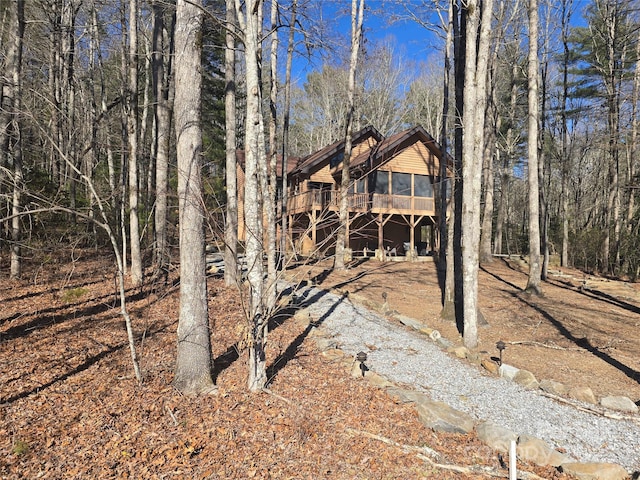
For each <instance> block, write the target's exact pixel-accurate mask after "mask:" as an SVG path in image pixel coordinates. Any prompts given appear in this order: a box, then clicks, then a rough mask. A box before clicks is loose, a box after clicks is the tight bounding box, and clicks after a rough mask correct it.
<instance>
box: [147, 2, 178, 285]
mask: <svg viewBox="0 0 640 480" xmlns="http://www.w3.org/2000/svg"><path fill="white" fill-rule="evenodd" d="M152 7H153V46H152V51H153V53H152V74H153V93H154V98H155V103H156V105H155V135H154V137H155V148H154V150H155V156H156V161H155V164H156V168H155V184H156V195H155V197H156V198H155V209H154V222H153V223H154V225H155V275H156V276H158V275H160V274H163V273H164V274H165V275H166V274H167V273H168V270H169V246H168V242H167V187H168V172H169V145H170V138H171V106H170V104H169V77H170V75H171V72H170V71H168V70H169V68H168V66H169V62H168V61H167V60H168V58H169V53H170V52H169V48H168V46H167V45H166V44H165V41H164V29H165V22H164V16H165V7H164V5H163V3H161V1H160V0H154V1H153V3H152ZM170 30H171V31H172V30H173V26H171V27H170ZM171 34H172V32H171V33H170V34H169V35H171ZM165 66H167V68H165Z"/></svg>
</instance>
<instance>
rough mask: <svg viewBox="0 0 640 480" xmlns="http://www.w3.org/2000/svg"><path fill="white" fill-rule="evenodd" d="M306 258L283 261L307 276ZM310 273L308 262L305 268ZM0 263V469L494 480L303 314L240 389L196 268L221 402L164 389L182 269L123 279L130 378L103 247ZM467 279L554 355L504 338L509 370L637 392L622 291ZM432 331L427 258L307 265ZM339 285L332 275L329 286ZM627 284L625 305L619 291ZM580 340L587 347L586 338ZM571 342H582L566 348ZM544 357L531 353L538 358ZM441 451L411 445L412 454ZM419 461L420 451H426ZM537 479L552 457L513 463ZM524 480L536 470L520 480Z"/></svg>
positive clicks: (496, 472) (481, 452)
mask: <svg viewBox="0 0 640 480" xmlns="http://www.w3.org/2000/svg"><path fill="white" fill-rule="evenodd" d="M309 268H310V267H300V268H298V269H297V270H296V271H293V272H290V273H292V274H293V275H298V276H307V271H308V270H309ZM313 268H314V269H316V270H317V273H318V274H321V273H322V272H323V266H322V265H316V266H314V267H313ZM7 271H8V262H6V259H4V261H3V259H0V479H3V480H4V479H22V478H43V479H60V478H70V479H76V478H78V479H86V478H100V479H111V478H113V479H116V478H118V479H120V478H145V479H156V478H157V479H160V478H163V479H166V478H189V479H247V478H260V479H314V480H315V479H324V478H331V479H338V480H342V479H344V480H353V479H369V480H372V479H381V480H382V479H389V480H391V479H418V478H438V479H442V480H445V479H461V480H462V479H467V480H469V479H488V478H495V477H496V476H498V477H502V478H507V477H508V472H507V470H506V467H505V461H506V457H505V456H504V455H501V454H499V453H498V452H496V451H493V450H491V449H489V448H488V447H486V446H484V445H483V444H482V443H481V442H479V441H478V439H477V437H476V436H475V434H473V433H472V434H468V435H455V434H443V433H434V432H432V431H430V430H427V429H426V428H425V427H424V426H423V425H422V424H421V423H420V421H419V419H418V418H417V415H416V412H415V410H414V409H413V408H412V407H411V406H410V405H407V404H399V403H395V402H394V400H393V399H391V398H390V397H389V396H388V395H387V394H386V393H385V392H384V391H383V390H381V389H378V388H376V387H373V386H371V385H370V384H368V382H366V381H365V380H363V379H361V378H359V377H358V378H354V377H351V376H350V375H349V374H348V372H347V371H346V370H345V368H344V366H342V365H341V364H340V362H337V361H336V360H335V359H332V358H330V357H326V356H324V355H323V354H321V353H320V352H319V351H318V349H317V347H316V345H315V342H314V341H313V339H312V338H309V325H308V322H307V323H305V322H301V321H300V320H297V319H296V318H295V317H294V316H283V317H281V318H279V319H278V321H276V322H274V323H273V324H272V329H271V331H270V333H269V348H268V351H267V359H266V360H267V366H268V375H269V378H270V385H269V387H270V391H269V393H260V394H250V393H248V392H247V388H246V381H247V380H246V379H247V369H248V368H247V362H246V351H243V350H242V348H241V347H240V346H239V342H240V341H241V332H242V331H243V330H242V329H239V328H238V327H239V326H241V325H244V322H245V320H244V317H243V309H242V306H243V300H242V296H241V295H240V293H239V291H238V289H237V288H226V287H225V286H224V284H223V281H222V280H221V279H219V278H210V279H209V285H208V289H209V314H210V321H211V325H212V337H211V340H212V346H213V354H214V371H213V376H214V378H215V382H216V385H217V386H218V393H217V395H212V396H207V397H198V398H185V397H184V396H182V395H181V394H180V393H179V392H177V391H176V390H175V389H174V388H173V387H172V385H171V382H172V379H173V367H174V362H175V349H176V327H177V318H178V305H179V295H178V292H179V278H178V276H177V271H176V272H173V274H172V277H171V279H170V280H171V281H170V283H169V284H168V285H162V284H146V285H145V286H144V287H143V288H142V289H133V288H128V289H127V295H128V307H129V311H130V313H131V316H132V320H133V326H134V334H135V338H136V346H137V349H138V355H139V358H140V361H141V368H142V372H143V375H144V383H143V384H141V385H139V384H138V383H137V382H136V381H135V378H134V376H133V371H132V366H131V357H130V353H129V349H128V345H127V337H126V333H125V329H124V324H123V320H122V317H121V315H120V311H119V310H120V307H119V301H118V296H117V285H116V283H115V276H114V273H115V272H114V266H113V261H112V259H111V258H110V255H109V254H108V252H95V251H77V250H76V251H73V252H64V251H61V250H59V249H58V250H56V251H55V252H50V253H47V252H42V255H39V256H38V258H34V259H33V260H32V261H30V262H27V264H26V265H25V274H24V276H23V279H22V280H20V281H12V280H9V279H8V278H6V272H7ZM489 271H490V272H491V273H490V274H489V273H483V275H482V278H481V306H482V309H483V312H484V314H485V316H487V318H488V319H489V321H490V322H491V326H489V327H487V328H485V329H482V330H481V341H482V347H481V348H482V349H484V350H486V351H487V352H495V347H494V343H495V341H497V339H503V340H505V341H515V340H534V341H539V342H541V343H544V344H547V345H550V346H551V345H552V346H557V347H562V348H566V349H567V350H554V349H550V348H539V347H530V346H526V347H516V346H512V345H510V346H509V347H508V348H507V350H506V352H505V357H506V360H508V361H509V362H510V363H513V364H515V365H519V366H524V367H527V368H529V369H531V370H532V371H534V372H535V373H536V375H538V377H539V378H544V377H545V376H548V377H551V378H556V379H558V380H560V381H563V382H566V383H571V382H573V381H575V382H578V383H587V384H589V385H590V386H592V388H594V390H595V391H596V392H597V393H598V394H602V393H605V392H606V393H623V394H626V395H628V396H630V397H631V398H633V399H634V401H637V400H638V398H639V396H640V395H639V386H638V377H637V372H638V370H639V369H640V367H639V365H638V361H637V359H636V357H637V353H638V351H639V349H638V338H637V336H638V335H637V333H638V319H639V317H638V315H637V310H636V305H637V298H636V293H637V289H636V286H635V285H630V286H622V287H620V288H621V289H622V291H623V292H627V290H628V292H629V293H627V294H626V295H621V294H619V293H615V294H614V293H612V292H608V291H607V292H606V293H605V290H604V287H602V288H600V287H599V288H598V289H597V291H596V289H592V290H585V291H584V292H580V291H579V290H578V289H577V287H578V286H579V285H580V282H578V281H575V280H572V279H571V278H570V277H558V278H555V277H554V279H553V280H552V282H551V283H550V284H549V285H545V293H546V295H547V296H546V297H545V298H544V299H536V300H535V302H534V300H533V299H530V298H526V297H524V296H522V295H521V293H520V288H521V286H523V285H524V282H525V275H524V274H523V273H522V272H520V271H518V269H516V268H510V267H509V266H507V265H506V264H504V263H496V264H495V265H493V266H491V268H490V269H489ZM320 277H321V278H323V277H326V278H323V280H322V285H323V286H325V287H330V286H334V287H335V288H342V289H344V288H347V289H349V291H350V292H351V293H352V294H353V297H354V298H352V299H355V298H356V297H358V296H362V299H363V300H365V299H366V298H365V297H369V298H370V299H371V300H370V301H371V302H379V301H380V297H381V294H382V292H387V293H388V296H389V302H390V304H391V307H392V308H394V309H396V310H399V311H401V312H402V313H404V314H406V315H410V316H413V317H415V318H418V319H421V320H423V321H425V322H426V323H428V324H430V325H433V326H437V328H438V329H440V330H441V331H442V332H443V334H444V335H447V336H450V337H451V338H453V339H455V338H456V335H457V333H456V331H455V328H454V327H453V326H452V325H447V324H445V323H443V322H441V321H440V320H438V312H439V309H440V307H439V295H440V294H439V288H438V284H437V280H436V277H435V270H434V269H433V265H431V264H429V263H424V264H408V263H405V264H400V263H398V264H395V263H385V264H380V263H378V264H376V263H374V262H368V263H366V264H363V265H361V266H359V267H356V268H353V269H351V270H349V271H348V272H346V273H345V274H342V275H336V274H330V275H328V276H325V275H320ZM340 283H342V284H343V285H338V284H340ZM631 292H633V298H632V296H631ZM585 347H586V348H585ZM573 349H579V350H576V351H574V350H573ZM543 360H544V361H543ZM425 446H426V447H429V448H430V449H432V450H434V451H436V452H438V456H437V457H427V456H425V451H424V450H423V447H425ZM429 455H431V453H429ZM519 468H520V470H525V471H529V472H535V473H536V474H537V475H538V476H539V477H537V478H545V479H557V480H560V479H563V480H564V479H567V478H568V477H567V475H566V474H562V473H559V472H558V471H557V470H556V469H554V468H552V467H539V466H535V465H530V464H529V465H527V464H521V465H519ZM530 478H535V477H530Z"/></svg>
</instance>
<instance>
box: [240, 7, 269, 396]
mask: <svg viewBox="0 0 640 480" xmlns="http://www.w3.org/2000/svg"><path fill="white" fill-rule="evenodd" d="M262 8H263V2H262V0H253V1H252V2H250V3H249V4H247V5H246V10H245V11H243V9H242V5H241V3H240V1H239V0H236V17H237V19H238V24H239V26H240V29H241V30H242V31H243V32H244V52H245V69H246V74H245V75H246V89H247V98H246V109H247V115H246V123H245V185H244V218H245V228H246V244H245V254H246V261H247V280H248V283H249V302H248V312H247V316H248V320H249V329H250V338H251V341H250V344H249V376H248V387H249V390H250V391H252V392H256V391H260V390H262V389H263V388H264V387H265V385H266V383H267V372H266V353H265V347H266V338H267V328H268V318H267V315H268V312H267V311H266V309H265V296H264V295H265V288H264V265H263V255H264V243H263V242H264V224H263V222H264V217H263V209H262V205H263V202H262V199H263V197H262V195H263V194H264V193H265V192H264V191H261V189H260V176H261V170H262V166H261V165H260V163H261V161H265V160H266V152H265V146H264V143H263V141H264V136H263V134H262V88H261V84H260V62H259V60H260V52H259V47H260V43H259V42H260V41H259V34H260V19H261V17H262Z"/></svg>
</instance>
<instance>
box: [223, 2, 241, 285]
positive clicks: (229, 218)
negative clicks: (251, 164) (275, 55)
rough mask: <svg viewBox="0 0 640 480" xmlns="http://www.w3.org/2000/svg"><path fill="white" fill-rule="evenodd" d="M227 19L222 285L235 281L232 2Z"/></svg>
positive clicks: (233, 23) (232, 283)
mask: <svg viewBox="0 0 640 480" xmlns="http://www.w3.org/2000/svg"><path fill="white" fill-rule="evenodd" d="M226 9H227V13H226V15H227V18H226V23H227V25H226V30H225V42H226V47H225V51H224V81H225V90H224V114H225V133H226V137H225V142H226V143H225V145H226V147H225V148H226V150H225V151H226V154H225V155H226V164H225V175H226V186H227V189H226V192H227V212H226V222H225V227H224V265H225V268H224V283H225V284H226V285H227V286H228V287H230V286H231V285H235V284H236V283H237V281H238V180H237V172H236V168H237V165H236V41H235V26H236V15H235V5H234V0H226Z"/></svg>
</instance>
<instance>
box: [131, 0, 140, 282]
mask: <svg viewBox="0 0 640 480" xmlns="http://www.w3.org/2000/svg"><path fill="white" fill-rule="evenodd" d="M128 67H129V71H128V84H127V107H128V108H127V141H128V150H129V151H128V160H129V237H130V238H129V241H130V246H131V271H130V274H131V283H132V284H133V285H134V286H139V285H142V255H141V252H140V226H139V219H138V213H139V212H138V0H129V56H128Z"/></svg>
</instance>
